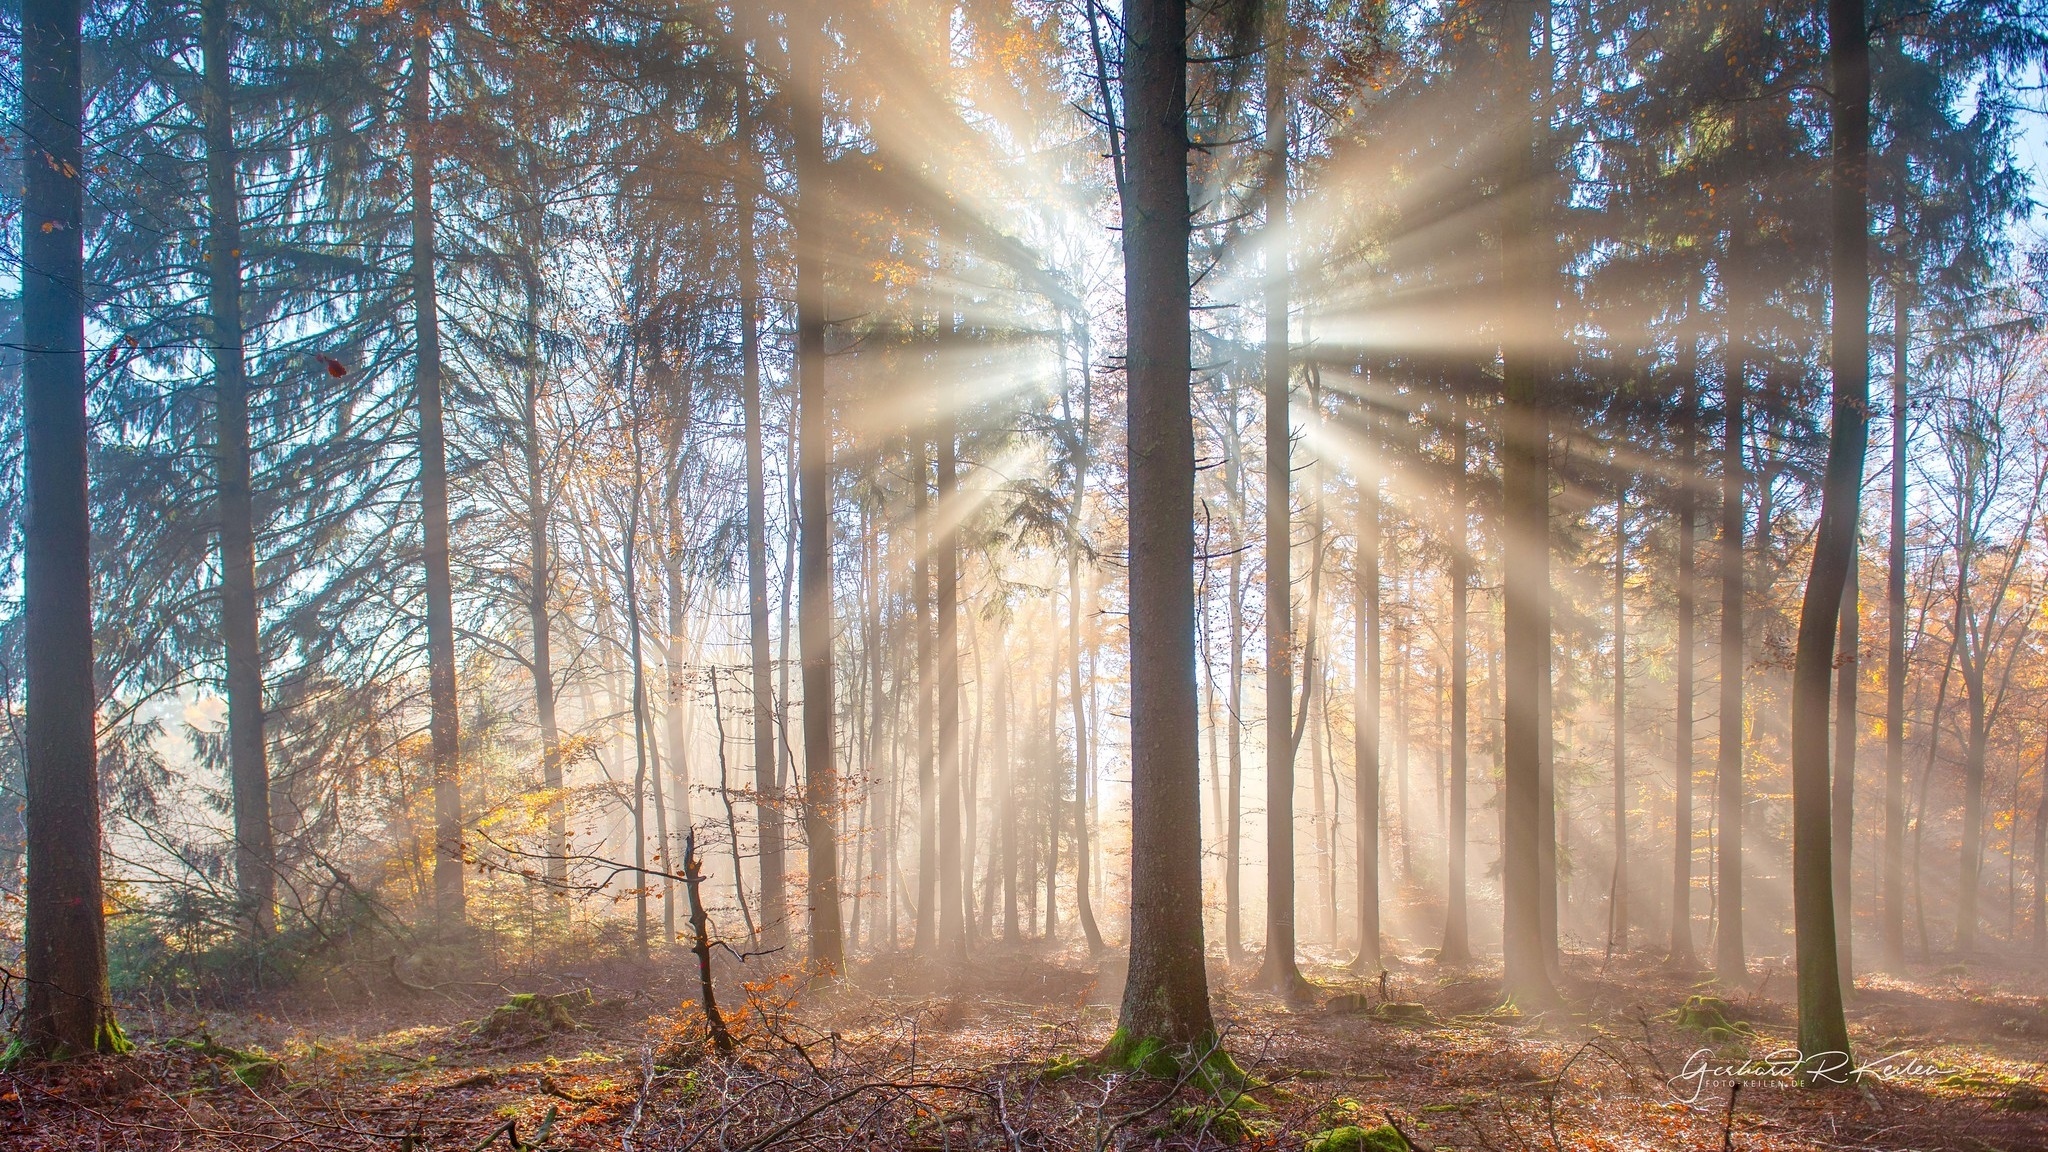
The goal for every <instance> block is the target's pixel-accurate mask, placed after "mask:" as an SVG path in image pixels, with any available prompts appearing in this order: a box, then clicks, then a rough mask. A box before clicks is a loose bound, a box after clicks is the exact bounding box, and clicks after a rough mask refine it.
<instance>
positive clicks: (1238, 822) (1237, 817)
mask: <svg viewBox="0 0 2048 1152" xmlns="http://www.w3.org/2000/svg"><path fill="white" fill-rule="evenodd" d="M1237 382H1238V377H1237V373H1235V372H1232V373H1231V374H1230V390H1229V405H1230V410H1229V412H1228V414H1227V419H1226V420H1225V423H1224V440H1225V442H1224V457H1223V475H1224V482H1225V483H1226V484H1228V485H1229V487H1230V526H1231V537H1230V543H1231V549H1230V602H1229V606H1228V608H1229V612H1230V785H1229V789H1228V792H1227V794H1226V798H1225V801H1224V803H1225V805H1226V807H1225V809H1224V810H1225V812H1227V813H1228V815H1227V817H1226V818H1225V820H1224V824H1223V947H1224V954H1225V955H1226V956H1228V957H1229V959H1230V963H1231V966H1232V967H1235V966H1237V965H1239V964H1242V963H1243V962H1244V874H1243V864H1244V541H1245V528H1246V524H1245V515H1246V514H1245V491H1244V489H1245V483H1244V465H1243V463H1242V461H1243V459H1244V457H1243V445H1242V443H1241V441H1240V439H1239V436H1238V425H1237V416H1238V396H1237V388H1238V383H1237Z"/></svg>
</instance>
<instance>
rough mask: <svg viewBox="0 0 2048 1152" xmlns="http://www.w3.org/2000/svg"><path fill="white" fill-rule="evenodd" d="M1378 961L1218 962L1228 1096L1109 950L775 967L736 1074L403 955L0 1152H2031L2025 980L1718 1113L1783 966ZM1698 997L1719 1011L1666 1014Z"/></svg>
mask: <svg viewBox="0 0 2048 1152" xmlns="http://www.w3.org/2000/svg"><path fill="white" fill-rule="evenodd" d="M765 963H766V961H762V960H756V961H754V962H752V963H751V964H750V965H748V967H753V968H759V967H761V966H763V965H764V964H765ZM1392 964H1393V967H1392V969H1391V971H1390V972H1389V973H1388V975H1387V978H1386V981H1385V985H1384V988H1382V986H1381V985H1380V984H1379V983H1378V982H1373V983H1370V984H1367V983H1363V982H1358V981H1353V980H1351V979H1350V978H1349V977H1348V976H1347V975H1346V974H1345V973H1344V972H1343V971H1342V970H1341V969H1339V968H1338V967H1336V966H1335V965H1334V964H1331V965H1316V964H1311V965H1310V966H1309V968H1308V972H1309V975H1310V977H1311V978H1312V979H1313V980H1315V981H1316V982H1317V985H1318V996H1317V998H1316V1000H1315V1001H1314V1002H1313V1003H1306V1004H1301V1005H1295V1006H1290V1005H1287V1004H1285V1003H1282V1002H1281V1001H1280V1000H1278V999H1276V998H1274V997H1271V996H1268V995H1264V994H1261V993H1258V992H1255V991H1252V990H1250V989H1249V988H1248V987H1246V980H1247V979H1248V976H1249V969H1239V970H1237V971H1235V972H1232V971H1230V970H1228V969H1226V968H1225V966H1224V965H1223V964H1221V963H1220V962H1219V963H1216V964H1214V965H1213V973H1212V984H1213V990H1214V1003H1215V1010H1216V1016H1217V1021H1218V1024H1219V1026H1220V1027H1221V1028H1222V1029H1223V1040H1224V1044H1225V1045H1226V1046H1227V1048H1228V1051H1229V1052H1230V1054H1231V1055H1232V1056H1233V1057H1234V1058H1235V1059H1236V1061H1237V1063H1238V1065H1239V1066H1241V1067H1242V1068H1243V1069H1244V1071H1245V1072H1247V1073H1248V1074H1249V1075H1250V1077H1251V1084H1250V1085H1249V1086H1248V1087H1247V1088H1245V1089H1242V1090H1232V1091H1228V1092H1226V1093H1225V1095H1224V1096H1223V1097H1222V1098H1221V1099H1219V1098H1218V1097H1217V1096H1216V1095H1215V1094H1214V1092H1213V1090H1205V1089H1204V1088H1203V1087H1202V1085H1201V1083H1199V1082H1197V1081H1196V1080H1194V1079H1190V1078H1186V1077H1183V1078H1181V1082H1178V1083H1176V1082H1175V1081H1172V1080H1158V1079H1152V1078H1149V1077H1145V1076H1142V1075H1138V1076H1134V1075H1130V1074H1124V1073H1107V1072H1104V1071H1102V1070H1100V1069H1097V1068H1094V1067H1092V1066H1090V1064H1089V1063H1088V1061H1089V1059H1090V1057H1091V1055H1092V1054H1093V1053H1095V1052H1096V1051H1097V1050H1098V1049H1099V1048H1100V1046H1101V1045H1102V1044H1103V1043H1104V1041H1105V1040H1106V1038H1107V1037H1108V1036H1109V1034H1110V1032H1111V1030H1112V1029H1113V1027H1114V1019H1115V1005H1116V998H1117V995H1118V988H1117V984H1118V980H1119V975H1118V969H1119V968H1120V966H1121V959H1120V957H1116V956H1104V957H1102V958H1101V959H1099V960H1096V959H1091V958H1089V957H1088V956H1087V955H1086V954H1085V953H1083V952H1079V951H1054V950H1050V949H1044V948H1039V949H1031V948H1024V949H1003V948H998V947H995V946H989V947H987V948H985V949H983V950H981V951H979V952H977V954H976V955H975V957H974V959H973V961H972V962H971V963H970V964H968V965H965V966H963V967H961V968H959V969H957V970H944V969H940V968H936V967H932V966H930V965H927V964H924V963H922V962H914V961H911V960H909V959H908V958H901V957H897V958H883V959H878V960H872V961H865V962H862V963H860V964H858V965H857V966H856V967H855V969H854V971H853V972H852V974H851V978H850V979H849V980H847V981H845V982H843V983H840V984H837V985H834V986H830V987H825V986H806V984H805V982H804V981H802V980H801V979H799V978H797V977H794V976H792V975H790V974H788V973H782V974H763V976H762V978H761V979H760V980H759V981H757V982H754V983H751V984H749V985H748V986H747V987H745V988H741V987H739V986H737V985H735V986H732V987H721V988H720V989H719V992H720V995H721V997H722V998H723V999H722V1007H723V1009H724V1014H725V1015H729V1016H730V1017H731V1018H732V1025H733V1030H734V1032H735V1033H736V1035H737V1037H738V1045H739V1050H738V1052H737V1054H736V1055H734V1056H732V1057H730V1058H725V1059H720V1058H716V1057H715V1056H713V1055H712V1054H711V1053H710V1051H709V1045H708V1043H707V1041H706V1034H705V1028H704V1023H703V1022H704V1015H703V1013H702V1011H701V1009H700V1008H699V1006H698V1002H697V997H698V987H697V983H696V979H695V973H696V963H695V959H694V957H692V956H690V955H689V954H687V953H682V952H678V953H677V954H676V956H675V958H674V959H673V960H672V961H671V962H668V963H662V964H654V965H646V966H636V965H613V966H608V967H604V968H603V969H601V970H599V969H597V968H596V967H595V966H592V969H591V970H586V971H579V972H567V971H562V972H553V973H547V974H541V973H536V972H514V973H503V974H496V973H493V974H489V975H488V978H485V977H484V976H483V975H481V974H471V975H472V976H474V977H475V978H474V979H470V980H465V981H462V982H454V983H443V984H440V985H438V986H436V987H431V988H428V987H426V986H424V985H423V984H422V983H421V981H420V980H419V979H418V978H413V979H408V978H407V977H405V976H404V975H401V974H400V970H399V969H398V966H397V962H396V961H392V962H391V963H390V967H389V970H388V971H386V972H383V973H382V974H381V975H382V977H383V978H382V979H377V978H374V976H373V978H370V979H364V980H360V981H357V986H358V987H357V991H356V992H355V993H354V995H353V996H352V997H350V998H348V999H342V998H340V997H338V996H335V995H330V994H328V993H326V992H317V993H316V992H308V991H306V990H303V989H301V990H299V991H298V992H296V993H293V994H287V995H280V996H277V997H275V998H272V999H271V1000H270V1001H269V1002H267V1003H265V1004H261V1005H253V1006H252V1005H245V1006H243V1007H241V1008H239V1009H236V1010H227V1009H218V1008H216V1009H211V1010H201V1009H197V1008H194V1007H180V1006H178V1005H177V1004H176V1003H175V1002H169V1003H163V1004H158V1005H156V1006H155V1007H148V1006H130V1007H128V1008H127V1009H126V1010H125V1015H124V1019H125V1022H126V1025H127V1027H128V1029H129V1032H130V1035H131V1037H132V1038H133V1039H135V1041H136V1051H135V1053H134V1054H133V1055H131V1056H128V1057H125V1058H114V1059H101V1060H95V1061H86V1062H75V1063H72V1064H68V1065H64V1066H60V1067H55V1068H45V1069H39V1070H38V1069H22V1070H16V1071H14V1072H9V1073H4V1074H0V1148H4V1149H8V1150H21V1152H29V1150H42V1149H53V1150H54V1149H65V1150H72V1149H129V1148H137V1149H156V1148H163V1149H171V1148H178V1149H237V1150H251V1152H253V1150H258V1149H262V1150H270V1149H284V1148H293V1147H303V1148H316V1149H321V1150H324V1152H342V1150H352V1149H386V1150H393V1149H396V1150H401V1152H428V1150H429V1149H433V1150H441V1149H449V1150H459V1152H470V1150H473V1149H488V1148H498V1149H509V1150H511V1152H522V1150H523V1152H539V1150H540V1149H553V1150H557V1152H562V1150H568V1149H595V1148H623V1149H627V1150H630V1152H637V1150H641V1149H650V1150H662V1149H704V1150H706V1152H709V1150H714V1149H715V1150H719V1152H766V1150H768V1149H780V1148H810V1149H820V1150H837V1149H858V1148H876V1149H919V1150H923V1149H930V1150H933V1152H951V1150H954V1149H959V1150H961V1152H965V1150H967V1149H980V1148H986V1149H1007V1150H1009V1152H1040V1150H1051V1149H1094V1150H1105V1149H1114V1148H1198V1147H1203V1148H1206V1147H1220V1146H1224V1145H1227V1144H1234V1145H1236V1146H1238V1147H1249V1148H1263V1149H1276V1150H1277V1149H1301V1148H1304V1147H1307V1148H1308V1149H1309V1150H1310V1152H1352V1148H1353V1147H1357V1148H1362V1149H1372V1148H1376V1147H1380V1146H1381V1145H1376V1144H1373V1143H1362V1144H1346V1143H1345V1142H1344V1141H1343V1139H1342V1138H1341V1137H1340V1138H1338V1139H1335V1140H1332V1139H1331V1138H1329V1137H1327V1136H1324V1137H1322V1138H1321V1140H1320V1142H1319V1141H1318V1138H1317V1137H1318V1134H1322V1133H1328V1132H1330V1131H1332V1130H1339V1129H1342V1128H1343V1127H1344V1126H1345V1125H1356V1126H1357V1127H1358V1129H1360V1130H1370V1129H1373V1128H1375V1127H1377V1126H1379V1125H1382V1124H1389V1123H1391V1124H1392V1125H1394V1126H1395V1127H1397V1128H1398V1129H1399V1131H1400V1132H1401V1133H1402V1134H1403V1135H1405V1137H1406V1138H1407V1139H1408V1140H1410V1141H1412V1146H1413V1147H1417V1148H1424V1149H1428V1148H1438V1149H1447V1148H1457V1149H1477V1150H1487V1152H1493V1150H1501V1152H1506V1150H1512V1149H1554V1150H1557V1152H1564V1150H1567V1149H1659V1150H1662V1149H1702V1150H1708V1152H1711V1150H1714V1149H1744V1150H1749V1149H1795V1148H1799V1149H1805V1148H1827V1149H1887V1150H1890V1149H2000V1150H2022V1149H2048V1097H2044V1090H2048V1063H2044V1061H2048V978H2044V976H2043V974H2042V972H2041V971H2040V970H2039V969H2038V968H2036V969H2033V970H2031V971H2026V972H2022V971H2019V970H2016V969H2014V970H2002V969H1999V968H1996V967H1992V966H1989V962H1986V965H1985V966H1981V967H1979V966H1973V967H1970V968H1967V969H1966V968H1957V967H1949V968H1944V969H1936V968H1932V967H1929V968H1927V969H1925V970H1919V971H1917V972H1916V975H1914V976H1913V977H1912V978H1907V979H1897V978H1881V977H1870V978H1866V979H1864V980H1861V981H1859V988H1858V993H1857V995H1856V996H1855V998H1854V1001H1853V1003H1852V1005H1851V1008H1850V1026H1851V1034H1852V1042H1853V1046H1854V1048H1855V1052H1856V1057H1857V1060H1858V1062H1859V1063H1860V1064H1863V1065H1865V1066H1866V1067H1870V1068H1871V1069H1872V1074H1871V1075H1868V1076H1866V1077H1865V1078H1864V1080H1863V1082H1862V1083H1861V1085H1860V1086H1859V1087H1856V1088H1853V1089H1843V1090H1831V1091H1811V1090H1801V1089H1797V1088H1793V1087H1790V1086H1788V1085H1787V1084H1786V1083H1785V1081H1784V1080H1783V1079H1782V1078H1781V1077H1778V1076H1775V1075H1773V1074H1772V1073H1771V1071H1770V1070H1769V1069H1767V1068H1765V1067H1762V1066H1761V1065H1757V1064H1752V1066H1750V1067H1749V1068H1746V1069H1741V1070H1740V1075H1741V1082H1742V1089H1741V1090H1740V1091H1739V1092H1731V1090H1730V1088H1729V1081H1728V1079H1727V1078H1726V1077H1725V1075H1724V1073H1725V1066H1726V1065H1729V1064H1733V1063H1737V1062H1739V1061H1740V1059H1741V1058H1743V1057H1744V1056H1745V1055H1747V1056H1749V1057H1751V1058H1752V1059H1760V1058H1763V1057H1766V1056H1767V1055H1768V1054H1769V1053H1771V1052H1773V1051H1776V1050H1782V1049H1784V1048H1787V1047H1789V1046H1790V1044H1791V1043H1792V1041H1791V1036H1792V1034H1793V1015H1792V1009H1791V1006H1790V1004H1789V1002H1788V997H1789V993H1790V990H1791V978H1790V973H1789V972H1787V971H1786V970H1785V969H1784V968H1783V967H1781V966H1771V965H1759V966H1758V967H1756V968H1753V969H1752V972H1751V979H1750V982H1749V984H1748V985H1747V986H1745V987H1741V988H1716V987H1713V986H1707V985H1699V984H1696V983H1695V981H1694V980H1693V979H1691V978H1687V977H1683V976H1680V975H1676V974H1673V973H1671V972H1670V971H1668V970H1667V969H1665V968H1664V967H1662V966H1661V965H1659V964H1658V963H1657V962H1656V961H1655V960H1653V959H1651V958H1649V957H1648V956H1641V957H1637V956H1629V957H1620V958H1616V959H1614V960H1613V961H1612V963H1610V964H1606V965H1605V966H1604V967H1605V971H1604V973H1603V971H1602V968H1603V964H1602V958H1601V957H1600V956H1599V955H1598V954H1597V953H1594V954H1578V955H1572V956H1570V957H1568V959H1567V964H1566V972H1565V980H1564V984H1563V988H1564V991H1565V993H1566V997H1567V1001H1568V1004H1569V1007H1568V1008H1567V1009H1565V1010H1560V1011H1553V1012H1551V1013H1548V1014H1546V1015H1541V1016H1532V1015H1524V1014H1520V1013H1517V1012H1516V1011H1514V1010H1513V1009H1512V1008H1508V1009H1503V1008H1502V1007H1501V1006H1500V999H1499V993H1498V972H1497V970H1493V971H1489V970H1488V969H1486V968H1484V967H1481V968H1476V969H1473V970H1469V971H1464V972H1448V971H1444V970H1441V969H1439V968H1438V967H1437V966H1436V965H1435V964H1433V963H1430V962H1427V961H1425V960H1420V959H1411V960H1408V961H1401V960H1394V961H1392ZM722 966H726V967H731V965H729V964H728V965H722ZM371 971H372V972H373V973H374V972H375V970H374V969H373V970H371ZM359 974H360V973H359ZM514 994H527V995H525V996H523V997H522V999H520V1000H518V1001H513V1000H512V999H511V997H512V996H513V995H514ZM532 994H539V998H535V997H534V996H533V995H532ZM1695 995H1706V996H1713V997H1717V998H1719V999H1718V1001H1696V1002H1694V1003H1693V1007H1692V1011H1690V1012H1689V1013H1687V1012H1683V1011H1681V1010H1682V1009H1684V1007H1685V1006H1686V1004H1687V1001H1688V998H1689V997H1692V996H1695ZM1724 1024H1725V1027H1723V1025H1724ZM1702 1053H1704V1055H1702ZM1703 1061H1705V1062H1708V1063H1711V1064H1713V1065H1716V1066H1717V1067H1711V1068H1705V1069H1702V1068H1701V1067H1700V1065H1701V1063H1702V1062H1703ZM1688 1070H1690V1072H1691V1073H1692V1074H1688ZM1240 1091H1242V1094H1240ZM1356 1136H1357V1133H1356V1132H1354V1133H1353V1134H1352V1137H1353V1139H1354V1140H1355V1139H1356ZM1385 1146H1386V1147H1393V1148H1398V1147H1399V1144H1398V1143H1396V1144H1390V1145H1385Z"/></svg>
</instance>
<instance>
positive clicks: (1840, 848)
mask: <svg viewBox="0 0 2048 1152" xmlns="http://www.w3.org/2000/svg"><path fill="white" fill-rule="evenodd" d="M1858 545H1859V546H1858V555H1859V556H1860V554H1861V547H1860V540H1859V542H1858ZM1860 567H1861V564H1860V562H1859V560H1858V559H1856V558H1852V559H1851V560H1850V561H1849V575H1848V585H1847V586H1846V587H1845V588H1843V589H1842V608H1841V613H1842V615H1841V620H1840V622H1839V623H1838V624H1837V625H1836V627H1837V629H1838V631H1839V636H1840V639H1839V640H1838V641H1837V647H1838V648H1839V649H1840V651H1839V653H1838V654H1837V655H1836V657H1835V668H1836V672H1835V764H1834V772H1835V775H1834V789H1833V795H1832V797H1831V798H1830V800H1829V812H1830V829H1831V832H1830V838H1831V840H1832V842H1833V844H1832V848H1831V851H1832V853H1833V857H1834V896H1835V957H1836V960H1837V961H1838V962H1839V963H1840V964H1841V968H1842V994H1843V995H1844V996H1847V995H1851V994H1852V993H1853V992H1854V991H1855V987H1856V981H1855V976H1856V965H1855V958H1854V957H1853V956H1852V955H1851V953H1850V943H1851V941H1850V932H1851V928H1852V926H1853V925H1852V923H1851V917H1850V914H1849V912H1850V908H1849V893H1850V879H1851V877H1850V870H1851V867H1852V866H1853V864H1854V857H1855V844H1856V818H1855V813H1856V737H1857V727H1858V726H1857V720H1856V678H1857V676H1858V674H1859V672H1860V670H1861V667H1862V661H1861V659H1860V656H1859V649H1860V648H1861V647H1862V635H1863V627H1862V612H1861V610H1860V609H1861V603H1860V602H1861V599H1862V596H1861V592H1862V589H1861V586H1860V581H1859V580H1858V576H1859V573H1858V569H1859V568H1860Z"/></svg>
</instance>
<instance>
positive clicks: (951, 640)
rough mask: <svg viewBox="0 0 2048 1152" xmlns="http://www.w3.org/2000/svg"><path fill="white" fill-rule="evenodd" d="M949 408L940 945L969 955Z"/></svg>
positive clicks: (944, 478) (940, 543) (945, 424)
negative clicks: (962, 863) (963, 868)
mask: <svg viewBox="0 0 2048 1152" xmlns="http://www.w3.org/2000/svg"><path fill="white" fill-rule="evenodd" d="M958 435H959V430H958V428H957V427H956V425H955V423H954V419H953V416H952V413H951V409H950V408H949V409H948V410H947V414H946V415H945V416H944V418H942V419H941V421H940V423H939V429H938V448H939V450H938V470H939V476H938V489H939V502H938V521H939V538H938V539H937V540H936V541H934V559H935V560H936V561H937V563H936V565H935V567H936V568H937V570H938V571H937V576H938V585H939V586H938V596H937V598H936V599H937V602H938V612H939V620H938V625H939V626H938V645H939V661H938V673H939V679H938V696H939V699H938V704H939V948H940V950H941V951H942V952H944V953H945V955H946V956H947V957H949V958H951V959H954V960H963V959H965V958H966V956H967V921H966V919H965V916H966V904H965V899H966V890H965V888H964V886H963V885H962V883H961V871H960V857H961V845H960V550H959V549H960V533H959V530H958V529H957V528H956V527H955V519H954V517H955V515H956V513H957V509H956V508H955V507H954V505H955V504H956V503H957V498H956V495H955V493H956V492H957V486H958V479H957V477H956V476H955V472H956V471H957V465H956V461H955V454H956V452H957V448H956V446H955V437H957V436H958Z"/></svg>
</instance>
